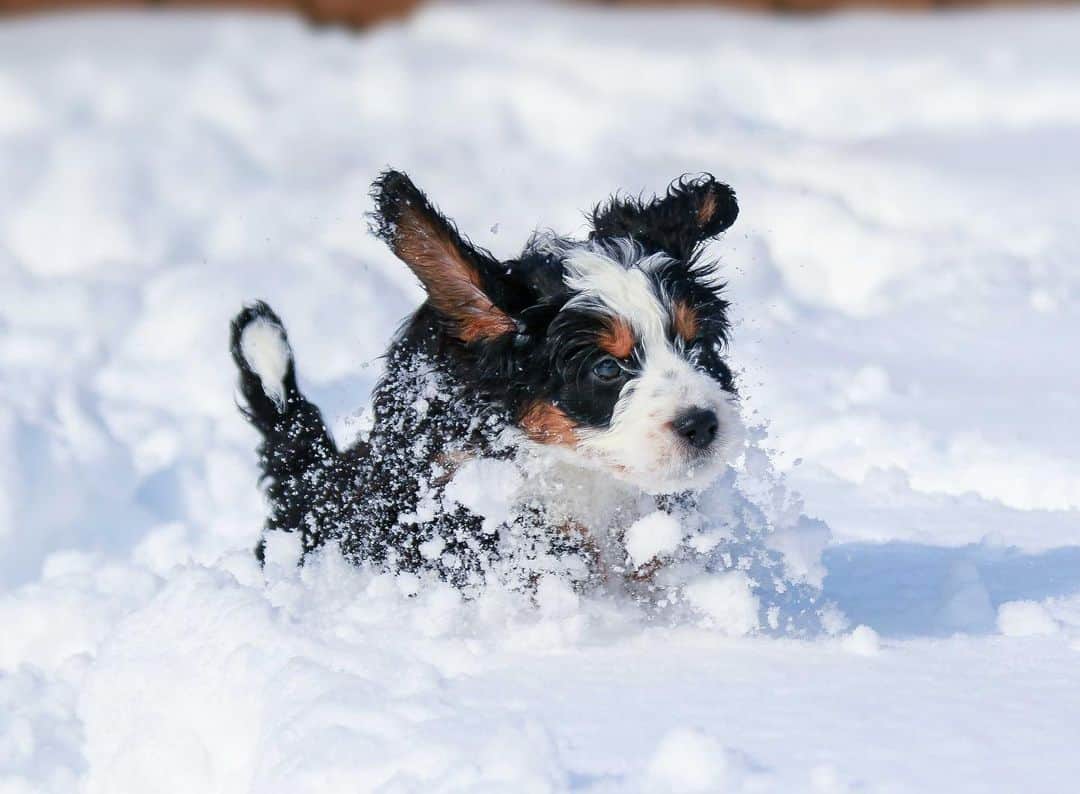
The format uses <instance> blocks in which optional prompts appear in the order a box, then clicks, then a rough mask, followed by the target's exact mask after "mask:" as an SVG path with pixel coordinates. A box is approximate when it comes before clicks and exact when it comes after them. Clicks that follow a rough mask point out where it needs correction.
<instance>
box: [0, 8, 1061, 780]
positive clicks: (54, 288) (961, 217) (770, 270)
mask: <svg viewBox="0 0 1080 794" xmlns="http://www.w3.org/2000/svg"><path fill="white" fill-rule="evenodd" d="M1078 35H1080V12H1078V11H1077V10H1075V9H1068V8H1059V9H1041V10H1026V11H994V12H983V13H975V12H971V13H950V14H948V15H935V16H917V15H910V16H903V17H891V16H887V15H883V14H862V15H836V16H831V17H828V18H810V19H799V18H781V19H774V18H765V17H753V16H742V15H737V14H732V13H722V12H713V11H704V10H696V11H683V12H679V13H660V12H649V11H644V10H634V11H621V12H614V11H611V10H610V9H598V8H597V9H586V8H581V9H572V8H560V7H546V6H534V5H530V6H515V7H507V8H501V7H495V6H492V5H485V6H483V7H480V8H476V7H468V6H465V7H433V8H429V9H426V10H424V11H423V12H422V13H421V14H419V15H418V16H417V17H415V18H414V19H412V20H410V21H409V22H407V23H403V24H399V25H391V26H386V27H382V28H378V29H374V30H372V31H370V32H367V33H364V34H362V35H350V34H345V33H342V32H335V31H326V30H320V31H312V30H309V29H307V28H304V27H303V26H301V25H299V24H298V23H296V22H293V21H290V20H288V19H285V18H280V17H274V16H258V17H244V16H242V15H235V16H229V15H226V16H209V15H200V14H184V15H178V14H154V15H152V16H151V15H146V16H140V15H134V14H104V15H94V16H67V17H63V16H53V17H48V18H42V19H35V20H31V19H26V20H8V21H5V22H3V23H2V24H0V462H2V463H0V544H2V545H0V548H2V549H3V551H2V552H0V626H3V633H2V638H0V790H2V791H5V792H7V791H13V792H35V794H37V793H38V792H63V793H64V794H67V793H68V792H72V791H85V792H90V793H95V792H109V794H125V793H126V792H138V793H140V794H141V792H145V791H151V790H152V791H156V792H171V791H175V792H191V791H202V792H236V791H252V792H279V791H288V792H290V794H296V793H298V792H306V791H319V792H320V793H321V794H322V793H325V792H335V791H350V792H351V791H357V790H361V791H371V790H382V791H395V792H406V791H425V792H428V791H436V792H437V791H446V792H449V791H485V790H486V791H565V790H581V791H596V792H605V791H658V790H670V791H676V790H683V791H694V790H698V791H785V792H802V791H818V792H840V791H888V792H904V791H910V792H924V791H964V792H967V791H972V792H976V791H978V792H987V791H994V792H996V791H1001V792H1009V791H1017V790H1024V791H1028V792H1058V791H1062V790H1065V789H1067V788H1068V786H1069V781H1075V780H1077V779H1080V758H1078V756H1077V754H1076V752H1075V737H1076V736H1077V735H1080V716H1078V715H1080V672H1078V670H1080V667H1078V664H1077V663H1078V660H1080V656H1078V655H1077V653H1078V650H1080V458H1078V456H1077V455H1076V450H1077V449H1078V448H1080V403H1078V402H1077V400H1076V399H1075V395H1076V394H1077V393H1078V391H1080V360H1078V358H1077V356H1076V355H1075V340H1076V338H1077V334H1078V332H1080V317H1078V315H1077V309H1076V305H1077V300H1076V299H1077V297H1078V296H1080V270H1077V268H1076V266H1075V264H1076V262H1077V260H1078V259H1080V231H1078V228H1077V225H1076V222H1075V208H1076V206H1077V204H1078V199H1080V193H1078V187H1077V186H1078V184H1080V182H1078V180H1077V178H1076V175H1077V174H1078V173H1080V147H1077V146H1076V145H1075V142H1076V140H1077V138H1078V136H1080V79H1077V78H1078V75H1080V51H1078V50H1077V48H1076V46H1075V41H1076V39H1077V36H1078ZM268 53H272V55H273V57H267V54H268ZM388 164H393V165H396V166H399V167H402V168H405V169H407V170H408V171H409V172H410V173H411V174H412V176H414V177H415V178H416V180H417V182H418V183H419V184H421V185H423V186H424V187H425V188H427V189H428V190H429V191H430V193H431V195H432V196H433V198H435V200H436V201H438V202H439V204H440V205H441V206H442V208H443V209H445V210H446V211H447V213H448V214H449V215H451V216H452V217H454V218H455V219H456V220H457V221H458V222H459V224H460V225H461V227H462V229H463V230H465V231H466V232H468V233H470V234H471V235H473V237H474V239H475V241H476V242H477V243H479V244H481V245H484V246H487V247H489V248H491V249H492V250H494V251H495V252H496V253H498V254H502V255H510V254H512V253H514V252H515V250H516V249H517V247H518V246H520V244H521V242H522V241H523V240H524V239H525V237H526V236H527V235H528V233H529V232H531V231H532V230H533V228H534V227H540V228H544V227H552V228H556V229H559V230H561V231H574V230H576V231H578V232H580V231H582V230H583V228H584V226H583V221H582V216H581V211H582V210H583V209H586V208H588V207H590V206H591V205H592V204H593V203H594V202H596V201H597V200H599V199H601V198H603V197H604V196H606V195H607V194H608V193H609V192H611V191H612V190H614V189H616V188H622V189H624V190H626V191H628V192H630V193H637V192H638V191H642V190H648V191H654V190H657V189H660V188H662V187H663V186H664V185H665V184H666V183H667V181H668V180H670V179H671V178H672V177H674V176H676V175H678V174H680V173H683V172H689V171H700V170H702V169H709V170H711V171H714V172H715V173H716V174H717V175H718V176H720V177H721V178H723V179H725V180H728V181H730V182H731V183H732V184H733V185H734V186H735V188H736V190H737V191H738V193H739V197H740V203H741V206H742V215H741V217H740V219H739V221H738V223H737V225H736V226H735V227H734V228H733V229H732V230H731V231H730V232H729V233H728V234H727V236H726V237H725V238H724V239H723V240H722V241H721V242H720V243H718V244H717V246H716V248H715V253H717V254H718V255H720V256H721V257H722V258H723V261H724V275H725V277H726V278H727V280H728V281H729V294H730V297H731V298H732V299H733V301H734V303H735V306H734V310H735V319H736V327H735V329H734V340H733V348H732V360H733V362H734V364H735V365H736V367H737V368H738V370H739V373H740V386H741V391H742V395H743V412H744V415H745V418H746V420H747V423H748V425H749V427H750V445H749V447H748V448H747V450H746V452H745V454H744V455H743V457H742V459H741V460H740V462H739V465H738V467H737V470H736V471H735V472H734V473H733V474H731V475H728V476H726V477H725V478H723V479H722V481H721V482H720V483H719V484H718V485H717V486H716V487H715V488H713V489H710V490H709V492H708V493H707V494H705V496H704V498H703V500H702V504H701V511H702V520H701V525H700V526H699V527H697V528H693V527H690V528H688V529H687V533H686V534H685V536H683V535H682V532H681V531H680V537H679V538H676V543H681V544H683V546H685V547H686V548H687V549H689V550H692V551H693V552H695V553H697V554H700V555H703V556H709V555H718V556H720V557H722V556H723V555H725V554H726V555H728V557H729V558H730V561H731V563H730V569H727V570H723V571H719V572H716V571H713V572H711V573H710V572H707V571H704V570H702V568H701V567H700V566H695V565H693V564H690V563H689V562H687V561H686V560H685V559H683V564H682V567H680V568H679V569H678V571H676V572H675V573H673V574H672V576H675V577H676V578H678V577H682V578H681V579H679V582H678V583H679V586H680V588H681V590H674V589H673V590H672V594H673V598H674V595H675V594H676V593H678V592H682V593H685V595H686V601H685V602H683V601H678V602H677V603H674V602H673V604H672V606H671V609H670V610H669V611H668V612H663V613H655V614H654V613H650V612H647V611H643V610H642V609H640V608H638V607H637V606H636V605H634V604H632V603H629V602H628V601H627V600H626V599H620V598H615V597H612V598H603V597H583V596H580V595H578V594H576V593H575V592H573V591H572V590H570V589H569V588H568V587H567V586H566V584H565V582H563V581H562V580H560V579H559V578H557V577H554V576H543V577H541V578H540V579H539V580H538V582H537V584H536V590H535V594H534V595H533V596H529V595H526V594H523V593H517V592H513V591H508V590H505V589H502V588H498V587H493V588H491V589H490V590H489V591H488V592H485V593H484V594H483V595H482V596H481V597H479V598H477V599H475V600H471V601H470V600H463V599H462V597H461V596H460V594H459V593H457V592H455V591H454V590H452V589H450V588H448V587H446V586H444V585H441V584H440V583H438V582H433V581H429V580H427V579H425V578H423V577H418V576H399V577H391V576H386V575H377V574H375V573H373V572H371V571H363V570H356V569H354V568H351V567H349V566H348V565H346V564H345V563H344V562H342V560H341V559H340V557H338V556H337V555H335V554H334V553H333V552H330V553H327V554H325V555H322V556H321V557H318V558H316V559H314V560H312V561H311V562H310V564H306V565H304V566H303V567H302V568H296V567H295V565H294V562H295V560H296V558H297V556H298V553H299V548H298V547H297V544H296V543H295V539H294V538H292V537H290V536H288V535H283V534H280V533H278V534H275V535H273V536H272V537H270V538H269V540H268V544H267V565H266V567H265V569H264V570H261V571H260V570H259V568H258V567H257V566H256V565H255V562H254V560H253V556H252V553H251V550H252V548H253V546H254V542H255V539H256V537H257V532H258V527H259V525H260V523H261V520H262V517H263V514H264V505H263V503H262V499H261V497H260V495H259V493H258V491H257V489H256V487H255V482H256V477H257V473H256V469H255V454H254V446H255V443H256V438H255V436H254V434H253V432H252V431H251V430H250V429H249V428H248V427H247V426H246V425H245V424H244V423H243V421H242V420H241V419H240V417H239V414H238V412H237V411H236V407H235V404H234V385H233V383H234V377H235V376H234V368H233V365H232V363H231V361H230V360H229V355H228V351H227V347H226V342H227V331H228V320H229V319H230V318H231V316H232V314H233V313H234V312H235V311H236V310H237V309H238V308H239V307H240V305H241V304H242V303H243V302H245V301H250V300H252V299H255V298H265V299H266V300H267V301H268V302H269V303H270V304H271V305H272V306H274V308H275V309H276V310H277V311H278V312H279V313H280V314H281V316H282V317H283V318H284V320H285V322H286V323H287V325H288V331H289V339H290V342H291V344H292V346H293V348H294V350H295V352H296V360H297V366H298V374H299V377H300V380H301V385H302V386H303V388H304V389H305V390H306V391H307V392H308V393H309V394H310V396H311V397H312V398H313V399H314V400H315V401H316V402H317V403H318V404H319V405H320V406H322V407H323V409H324V412H325V415H326V416H327V418H328V419H329V420H330V421H331V422H332V423H333V426H334V430H335V433H336V434H337V436H338V437H339V438H344V437H348V436H353V435H355V434H356V433H358V432H362V431H363V427H364V424H365V422H366V421H369V420H370V417H365V416H364V415H363V414H359V413H358V411H359V410H360V409H361V408H362V407H363V403H364V399H365V396H366V394H367V392H368V390H369V389H370V387H371V385H372V383H373V382H374V380H375V378H376V377H377V376H378V373H379V370H380V366H381V365H380V363H379V355H380V354H381V353H382V351H383V350H384V349H385V345H386V341H387V339H388V337H389V335H390V333H391V332H392V331H393V329H394V328H395V327H396V325H397V323H398V322H399V321H400V319H401V318H402V317H403V316H404V315H405V314H406V313H407V312H408V311H409V310H410V308H411V307H412V306H414V305H415V303H416V302H417V301H418V299H419V296H420V290H419V288H418V287H417V285H415V284H414V283H413V281H412V279H411V277H410V276H409V274H408V273H407V271H406V269H405V268H404V267H402V266H401V265H400V264H399V263H398V262H396V260H394V258H393V257H392V255H390V254H389V253H388V252H387V251H386V250H385V248H384V246H382V244H380V243H379V242H378V241H376V240H374V239H373V238H372V237H371V236H370V235H368V234H367V232H366V228H365V226H366V225H365V222H364V218H363V213H364V212H365V211H366V210H368V209H369V208H370V205H369V199H368V197H367V190H368V184H369V183H370V180H371V179H372V177H373V176H374V175H375V174H376V173H377V172H378V171H379V170H380V169H381V168H383V167H385V166H386V165H388ZM267 341H270V342H273V341H274V340H273V339H270V340H267ZM269 349H271V350H272V347H271V348H269ZM264 352H265V351H264ZM272 364H273V361H271V362H270V365H272ZM417 410H422V406H417ZM516 476H517V475H516V473H515V472H514V470H513V469H512V468H509V469H508V468H507V467H506V466H504V465H502V464H498V463H491V462H484V463H480V462H474V464H472V465H471V467H468V468H466V467H463V469H462V470H460V471H459V473H458V478H460V479H455V481H454V485H453V487H452V488H451V493H453V494H455V495H454V497H453V498H455V499H458V500H459V501H461V502H462V503H463V504H470V505H472V504H475V505H476V506H478V507H479V508H480V509H482V510H483V511H485V512H486V513H487V514H488V517H489V518H491V519H492V520H495V519H497V517H498V515H500V511H502V510H505V509H506V502H505V499H504V498H503V497H504V496H505V495H506V493H507V492H508V491H510V490H512V489H513V488H515V487H516V485H517V480H516V479H515V477H516ZM650 525H651V527H652V529H651V530H649V527H650ZM674 529H679V527H675V528H674ZM646 530H649V531H646ZM674 537H675V532H674V530H673V528H672V525H671V521H670V520H667V519H664V518H660V517H657V516H650V517H647V519H646V523H645V524H642V525H639V526H638V527H637V528H636V529H635V530H634V531H632V532H631V533H630V538H629V541H630V557H631V562H633V563H634V564H635V565H637V564H640V562H644V561H645V560H647V559H650V558H651V557H653V556H655V555H668V554H671V553H672V550H673V549H674V553H675V554H676V556H678V555H681V554H683V553H684V552H686V549H682V548H681V547H680V548H674V545H675V544H673V543H672V539H673V538H674ZM429 552H430V553H431V554H439V553H440V550H438V549H430V550H429ZM686 553H689V552H686ZM770 554H773V555H776V559H778V560H779V561H780V562H779V563H778V565H779V567H775V566H774V567H770V566H769V564H768V563H770V562H772V561H775V560H774V559H773V558H772V557H770V556H769V555H770ZM680 559H682V558H680ZM744 561H745V566H746V567H745V568H741V567H739V566H740V565H743V564H744ZM819 587H820V588H822V591H823V592H822V593H821V596H822V597H821V599H820V601H813V599H812V598H811V597H812V596H814V597H816V595H815V594H817V593H818V590H817V588H819ZM776 588H781V589H785V588H786V592H783V593H782V592H780V591H779V590H777V589H776ZM808 599H809V600H810V602H812V603H813V605H814V607H815V608H817V607H819V606H820V607H821V608H822V611H821V613H820V614H819V615H817V621H816V623H814V622H813V621H811V622H810V623H809V624H803V623H800V622H799V612H798V610H799V609H800V608H801V607H802V606H804V605H805V604H806V603H808ZM682 607H686V608H687V609H686V610H685V611H683V610H682ZM808 625H809V626H810V628H809V629H807V626H808ZM818 626H820V628H821V629H822V631H821V632H817V631H816V629H817V627H818Z"/></svg>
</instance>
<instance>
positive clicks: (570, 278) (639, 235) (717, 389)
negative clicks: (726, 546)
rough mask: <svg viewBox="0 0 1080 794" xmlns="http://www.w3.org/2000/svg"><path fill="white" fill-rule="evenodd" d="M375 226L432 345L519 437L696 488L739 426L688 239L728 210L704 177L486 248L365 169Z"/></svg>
mask: <svg viewBox="0 0 1080 794" xmlns="http://www.w3.org/2000/svg"><path fill="white" fill-rule="evenodd" d="M373 195H374V197H375V200H376V206H377V211H376V214H375V221H376V224H375V225H376V231H377V233H378V234H379V235H380V236H381V237H382V238H383V239H384V240H386V241H387V243H388V244H389V245H390V246H391V247H392V248H393V250H394V252H395V253H396V254H397V255H398V256H399V257H400V258H401V259H402V260H403V261H404V262H405V263H406V264H408V265H409V267H410V268H411V269H412V271H413V272H414V273H415V274H416V275H417V277H418V278H419V279H420V281H421V282H422V283H423V285H424V288H425V289H426V290H427V294H428V305H429V306H430V308H431V309H432V310H433V312H434V313H435V315H436V316H437V317H438V318H439V320H440V324H441V327H442V329H443V332H444V334H445V336H446V338H447V341H448V342H449V343H450V344H449V345H448V349H449V350H450V351H451V354H452V355H454V356H457V357H458V358H459V359H460V361H461V362H462V363H463V364H464V365H465V370H466V371H468V372H470V373H471V377H473V378H474V379H475V385H476V387H477V392H478V394H480V395H483V396H484V397H485V398H488V399H495V400H499V401H500V402H502V403H504V404H505V407H506V408H507V409H509V411H510V413H511V415H512V416H513V417H514V421H515V422H516V424H517V425H518V427H519V428H520V429H521V431H523V433H524V434H525V436H526V437H527V438H528V439H530V440H531V442H533V443H535V444H539V445H543V446H545V447H547V448H550V449H553V450H558V451H559V452H560V453H561V454H565V455H569V456H571V457H572V458H574V459H575V460H577V461H578V462H580V463H582V464H586V465H591V466H599V467H601V468H603V469H605V470H607V471H609V472H610V473H611V474H613V475H614V476H616V477H618V478H621V479H624V480H627V481H630V482H633V483H634V484H636V485H638V486H639V487H641V488H643V489H645V490H647V491H650V492H654V493H661V492H670V491H678V490H684V489H687V488H693V487H700V486H703V485H705V484H707V483H708V482H709V481H710V480H712V479H713V478H714V477H715V476H716V475H717V474H718V473H719V471H720V470H721V469H722V468H723V466H724V464H725V463H726V462H727V461H728V459H729V458H730V456H731V454H732V452H733V451H734V449H735V447H736V445H737V443H738V440H739V438H740V427H741V425H740V422H739V418H738V412H737V410H736V407H735V405H734V383H733V378H732V373H731V370H730V369H729V368H728V366H727V364H726V363H725V361H724V345H725V342H726V338H727V329H728V325H727V318H726V309H727V303H726V302H725V301H724V300H723V298H722V297H721V296H720V289H721V286H722V285H721V284H720V283H719V281H718V279H717V276H716V273H715V268H714V265H713V264H712V263H711V262H708V261H705V260H704V258H703V255H702V244H703V243H704V242H705V241H707V240H708V239H709V238H711V237H714V236H716V235H718V234H720V233H721V232H723V231H724V230H725V229H727V228H728V227H729V226H730V225H731V224H732V223H733V222H734V220H735V217H736V215H737V214H738V207H737V204H736V202H735V195H734V193H733V192H732V191H731V189H730V188H729V187H728V186H727V185H724V184H721V183H720V182H717V181H716V180H715V179H713V178H712V177H711V176H702V177H696V178H685V177H684V178H682V179H680V180H677V181H676V182H674V183H673V184H672V185H671V186H670V187H669V188H668V190H667V193H666V194H665V195H664V196H662V197H659V198H656V199H652V200H649V201H643V200H640V199H622V198H618V197H616V198H613V199H612V200H611V201H609V202H608V203H607V204H605V205H602V206H599V207H597V208H596V210H595V211H594V212H593V213H592V217H591V221H592V227H593V230H592V232H591V233H590V235H589V238H588V239H587V240H583V241H575V240H570V239H567V238H562V237H558V236H555V235H551V234H546V235H536V236H534V237H533V239H532V240H530V241H529V243H528V244H527V246H526V248H525V250H524V251H523V253H522V254H521V256H520V257H519V258H517V259H514V260H510V261H508V262H499V261H497V260H496V259H494V258H493V257H492V256H491V255H490V254H488V253H487V252H486V251H482V250H480V249H478V248H476V247H474V246H472V245H470V244H469V243H468V241H467V240H465V239H464V238H463V237H462V236H461V235H460V234H459V233H458V232H457V230H456V228H455V227H454V226H453V224H452V223H450V222H449V221H447V220H446V219H445V218H444V217H443V216H442V215H441V214H439V212H438V211H437V210H435V208H434V207H433V206H432V205H431V203H430V202H429V201H428V200H427V198H426V197H425V196H424V194H423V193H421V192H420V191H419V190H418V189H417V188H416V187H415V186H414V185H413V184H412V182H411V181H409V179H408V177H406V176H405V175H404V174H401V173H399V172H395V171H390V172H387V173H385V174H383V175H382V176H381V177H380V179H379V180H378V181H377V182H376V183H375V187H374V192H373Z"/></svg>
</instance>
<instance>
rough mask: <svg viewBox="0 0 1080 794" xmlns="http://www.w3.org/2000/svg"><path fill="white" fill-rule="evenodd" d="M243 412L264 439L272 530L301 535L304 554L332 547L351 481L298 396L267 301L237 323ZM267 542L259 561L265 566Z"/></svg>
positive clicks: (280, 328)
mask: <svg viewBox="0 0 1080 794" xmlns="http://www.w3.org/2000/svg"><path fill="white" fill-rule="evenodd" d="M230 348H231V350H232V357H233V361H235V362H236V366H237V368H238V369H239V370H240V394H241V397H242V401H243V404H242V405H241V406H240V408H241V411H242V412H243V413H244V416H246V417H247V419H248V421H249V422H251V424H252V425H254V426H255V428H256V429H257V430H258V431H259V432H260V433H261V434H262V437H263V440H262V443H261V444H260V446H259V463H260V466H261V467H262V477H263V479H264V480H265V481H266V483H267V486H266V493H267V496H268V497H269V500H270V515H269V517H268V518H267V521H266V528H267V529H281V530H285V531H288V532H299V533H301V536H302V542H303V550H304V552H305V553H307V552H308V551H310V550H311V549H314V548H316V547H318V546H321V545H322V544H323V543H324V542H326V540H328V539H329V537H330V535H331V534H332V531H333V523H334V522H335V520H336V518H337V516H338V515H339V511H340V507H341V505H340V496H341V492H342V490H343V489H344V488H345V487H347V483H346V482H344V481H343V480H347V479H348V478H349V472H348V471H347V470H346V469H348V468H349V467H348V466H346V465H345V463H344V461H343V460H342V458H341V455H340V454H339V453H338V449H337V447H336V445H335V444H334V441H333V439H332V438H331V437H330V433H329V431H328V430H327V429H326V424H325V423H324V422H323V419H322V415H321V414H320V413H319V409H318V408H316V407H315V406H314V405H313V404H312V403H310V402H308V400H307V398H305V397H304V395H303V394H301V393H300V389H299V387H298V386H297V384H296V367H295V363H294V361H293V353H292V348H290V347H289V339H288V336H287V335H286V334H285V327H284V325H282V323H281V320H280V319H279V318H278V316H277V315H276V314H275V313H274V311H273V309H271V308H270V307H269V306H267V305H266V304H265V303H263V302H262V301H259V302H257V303H253V304H252V305H250V306H247V307H245V308H244V310H243V311H241V312H240V313H239V314H238V315H237V316H236V318H235V319H234V320H233V321H232V335H231V342H230ZM263 548H264V542H263V540H260V541H259V545H258V546H257V547H256V550H255V553H256V556H257V557H258V558H259V561H260V562H261V561H262V559H263Z"/></svg>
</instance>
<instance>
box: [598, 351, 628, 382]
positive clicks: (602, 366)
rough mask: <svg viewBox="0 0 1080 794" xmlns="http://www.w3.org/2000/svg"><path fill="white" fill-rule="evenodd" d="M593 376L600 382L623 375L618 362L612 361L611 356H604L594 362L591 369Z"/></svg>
mask: <svg viewBox="0 0 1080 794" xmlns="http://www.w3.org/2000/svg"><path fill="white" fill-rule="evenodd" d="M592 371H593V375H595V376H596V377H597V378H599V379H600V380H608V381H610V380H615V379H616V378H618V377H620V376H621V375H622V373H623V368H622V367H621V366H619V362H618V361H616V360H615V359H613V358H612V357H611V356H604V358H602V359H600V360H599V361H597V362H596V364H595V365H594V366H593V368H592Z"/></svg>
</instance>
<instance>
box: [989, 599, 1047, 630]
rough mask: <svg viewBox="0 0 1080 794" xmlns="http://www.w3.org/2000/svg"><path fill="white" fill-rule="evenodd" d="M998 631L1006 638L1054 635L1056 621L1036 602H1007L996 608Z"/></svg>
mask: <svg viewBox="0 0 1080 794" xmlns="http://www.w3.org/2000/svg"><path fill="white" fill-rule="evenodd" d="M997 626H998V629H999V630H1000V631H1001V633H1002V634H1004V635H1005V636H1007V637H1030V636H1032V635H1036V634H1056V633H1057V630H1058V625H1057V621H1055V620H1054V619H1053V618H1052V617H1051V616H1050V613H1049V612H1047V611H1046V607H1044V606H1043V605H1042V604H1040V603H1039V602H1038V601H1009V602H1007V603H1005V604H1002V605H1001V606H1000V607H998V614H997Z"/></svg>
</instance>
